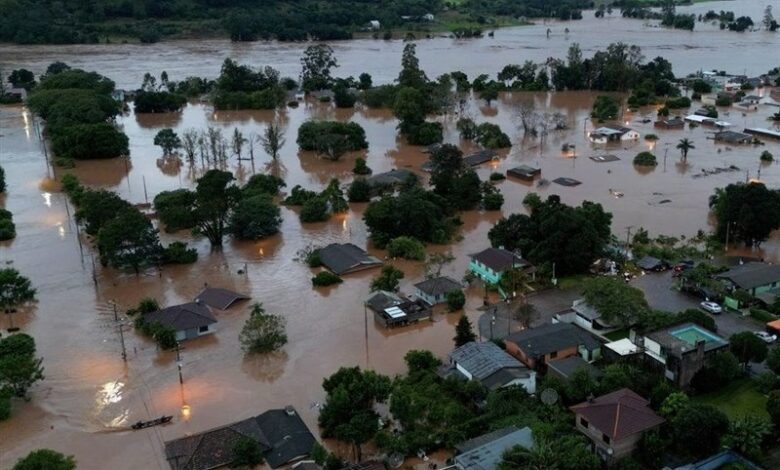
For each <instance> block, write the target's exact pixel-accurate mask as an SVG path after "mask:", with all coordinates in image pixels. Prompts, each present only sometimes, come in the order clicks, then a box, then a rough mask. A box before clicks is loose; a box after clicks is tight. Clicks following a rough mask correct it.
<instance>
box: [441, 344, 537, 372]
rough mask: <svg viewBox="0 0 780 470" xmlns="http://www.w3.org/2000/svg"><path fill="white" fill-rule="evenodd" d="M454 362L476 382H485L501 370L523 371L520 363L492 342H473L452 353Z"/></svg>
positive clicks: (451, 357)
mask: <svg viewBox="0 0 780 470" xmlns="http://www.w3.org/2000/svg"><path fill="white" fill-rule="evenodd" d="M450 359H451V360H452V362H454V363H456V364H458V365H459V366H460V367H462V368H463V369H465V370H466V371H467V372H468V373H470V374H471V375H472V376H473V377H474V379H476V380H480V381H482V380H484V379H487V378H489V377H490V376H492V375H493V374H495V373H496V372H498V371H500V370H501V369H507V368H509V369H511V368H516V369H522V370H525V371H527V369H526V367H525V366H523V364H522V363H520V361H518V360H517V359H515V358H514V357H512V356H510V355H509V354H507V353H506V351H504V350H503V349H501V348H500V347H498V346H497V345H496V344H495V343H493V342H492V341H485V342H483V343H477V342H474V341H471V342H469V343H466V344H464V345H463V346H461V347H459V348H457V349H455V350H454V351H452V352H451V353H450Z"/></svg>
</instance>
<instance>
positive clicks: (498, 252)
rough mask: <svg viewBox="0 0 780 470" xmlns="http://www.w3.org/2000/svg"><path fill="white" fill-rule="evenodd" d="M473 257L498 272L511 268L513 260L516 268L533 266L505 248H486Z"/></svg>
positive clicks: (472, 257)
mask: <svg viewBox="0 0 780 470" xmlns="http://www.w3.org/2000/svg"><path fill="white" fill-rule="evenodd" d="M471 259H473V260H474V261H479V262H480V263H482V264H484V265H485V266H487V267H488V268H490V269H492V270H493V271H495V272H497V273H500V272H504V271H506V270H507V269H510V268H511V267H512V262H513V261H514V267H516V268H525V267H529V266H531V263H529V262H528V261H526V260H524V259H523V258H521V257H519V256H517V255H516V254H514V253H512V252H511V251H509V250H505V249H503V248H486V249H484V250H482V251H480V252H479V253H475V254H473V255H471Z"/></svg>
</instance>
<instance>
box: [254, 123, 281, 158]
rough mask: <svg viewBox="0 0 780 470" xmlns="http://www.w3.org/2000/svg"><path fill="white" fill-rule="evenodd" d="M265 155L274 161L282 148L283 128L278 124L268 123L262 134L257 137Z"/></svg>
mask: <svg viewBox="0 0 780 470" xmlns="http://www.w3.org/2000/svg"><path fill="white" fill-rule="evenodd" d="M258 139H259V140H260V144H261V145H262V146H263V150H265V153H267V154H268V155H270V156H271V158H272V159H273V160H274V161H276V159H277V158H279V151H280V150H281V149H282V147H284V144H285V139H284V128H283V127H282V125H281V123H279V122H269V123H268V125H266V126H265V129H263V134H262V135H260V136H259V137H258Z"/></svg>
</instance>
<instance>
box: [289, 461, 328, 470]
mask: <svg viewBox="0 0 780 470" xmlns="http://www.w3.org/2000/svg"><path fill="white" fill-rule="evenodd" d="M290 469H292V470H322V467H320V466H319V465H317V464H316V463H315V462H314V461H311V460H307V461H305V462H298V463H296V464H295V465H293V466H292V467H290Z"/></svg>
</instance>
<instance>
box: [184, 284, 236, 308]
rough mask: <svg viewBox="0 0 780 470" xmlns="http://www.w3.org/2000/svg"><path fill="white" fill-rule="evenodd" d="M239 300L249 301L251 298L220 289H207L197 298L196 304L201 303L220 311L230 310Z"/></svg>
mask: <svg viewBox="0 0 780 470" xmlns="http://www.w3.org/2000/svg"><path fill="white" fill-rule="evenodd" d="M239 300H249V297H248V296H246V295H244V294H239V293H237V292H233V291H230V290H227V289H222V288H219V287H206V288H205V289H203V290H202V291H201V293H200V294H198V295H197V297H195V302H201V303H204V304H206V305H208V306H209V307H213V308H218V309H220V310H227V309H229V308H230V306H231V305H233V304H234V303H236V302H238V301H239Z"/></svg>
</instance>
